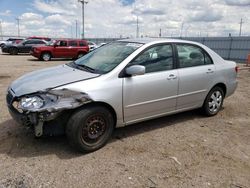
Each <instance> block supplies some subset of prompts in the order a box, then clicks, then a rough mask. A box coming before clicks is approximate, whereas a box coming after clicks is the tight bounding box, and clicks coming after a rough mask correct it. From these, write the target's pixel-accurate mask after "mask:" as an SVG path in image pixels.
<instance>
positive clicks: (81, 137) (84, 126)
mask: <svg viewBox="0 0 250 188" xmlns="http://www.w3.org/2000/svg"><path fill="white" fill-rule="evenodd" d="M113 129H114V118H113V116H112V114H111V113H110V111H109V110H108V109H106V108H105V107H102V106H89V107H87V108H82V109H81V110H79V111H77V112H75V113H74V114H73V115H72V116H71V117H70V119H69V122H68V124H67V126H66V135H67V137H68V140H69V142H70V144H71V145H72V146H73V147H74V148H76V149H77V150H79V151H81V152H92V151H95V150H97V149H99V148H101V147H103V146H104V145H105V144H106V143H107V141H108V140H109V138H110V137H111V135H112V132H113Z"/></svg>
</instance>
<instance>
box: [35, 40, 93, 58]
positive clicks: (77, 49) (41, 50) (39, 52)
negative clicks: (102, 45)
mask: <svg viewBox="0 0 250 188" xmlns="http://www.w3.org/2000/svg"><path fill="white" fill-rule="evenodd" d="M88 52H89V46H88V44H87V41H86V40H80V39H74V40H72V39H60V40H55V41H54V42H52V43H50V44H49V45H46V46H39V47H34V48H32V50H31V51H30V54H31V55H33V56H34V57H36V58H38V59H40V60H44V61H49V60H50V59H51V58H74V59H78V58H80V57H82V56H84V55H85V54H87V53H88Z"/></svg>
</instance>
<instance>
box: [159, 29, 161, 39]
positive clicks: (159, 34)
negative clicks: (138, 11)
mask: <svg viewBox="0 0 250 188" xmlns="http://www.w3.org/2000/svg"><path fill="white" fill-rule="evenodd" d="M159 37H160V38H161V28H160V33H159Z"/></svg>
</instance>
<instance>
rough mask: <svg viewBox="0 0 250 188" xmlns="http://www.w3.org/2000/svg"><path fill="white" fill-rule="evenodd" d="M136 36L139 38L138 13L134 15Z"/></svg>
mask: <svg viewBox="0 0 250 188" xmlns="http://www.w3.org/2000/svg"><path fill="white" fill-rule="evenodd" d="M136 38H139V19H138V15H137V16H136Z"/></svg>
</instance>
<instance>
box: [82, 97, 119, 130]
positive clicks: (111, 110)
mask: <svg viewBox="0 0 250 188" xmlns="http://www.w3.org/2000/svg"><path fill="white" fill-rule="evenodd" d="M89 106H103V107H105V108H107V109H108V110H109V111H110V112H111V114H112V116H113V118H114V122H115V125H114V127H116V124H117V114H116V111H115V110H114V108H113V107H112V106H111V105H109V104H108V103H105V102H101V101H93V102H90V103H87V104H84V105H82V106H81V107H79V108H82V107H84V108H86V107H89Z"/></svg>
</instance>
